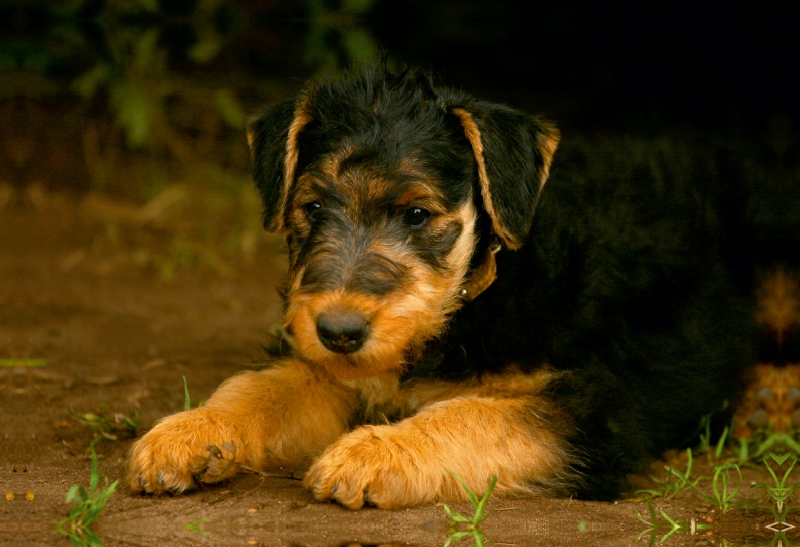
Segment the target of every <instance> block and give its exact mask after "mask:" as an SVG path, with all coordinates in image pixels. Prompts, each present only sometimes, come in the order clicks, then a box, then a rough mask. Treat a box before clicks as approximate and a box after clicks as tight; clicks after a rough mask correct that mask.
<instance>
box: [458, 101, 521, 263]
mask: <svg viewBox="0 0 800 547" xmlns="http://www.w3.org/2000/svg"><path fill="white" fill-rule="evenodd" d="M453 114H455V115H456V116H458V118H459V119H460V120H461V125H462V126H463V127H464V134H465V135H466V136H467V140H468V141H469V143H470V144H471V145H472V153H473V154H474V155H475V162H476V163H477V165H478V183H479V184H480V187H481V198H482V199H483V207H484V209H486V213H487V214H488V215H489V218H491V219H492V228H493V229H494V232H495V233H496V234H497V235H498V237H500V238H501V239H502V240H503V243H505V244H506V247H508V248H509V249H518V248H519V247H521V246H522V243H523V242H522V241H519V240H518V239H517V238H516V237H514V236H513V235H512V234H511V233H510V232H509V231H508V230H506V227H505V226H503V224H502V223H501V222H500V217H499V215H498V214H497V211H496V210H495V208H494V204H493V203H492V192H491V181H490V180H489V175H488V174H487V173H486V160H485V159H484V157H483V141H481V132H480V130H479V129H478V126H477V125H476V124H475V120H473V119H472V114H470V113H469V112H467V111H466V110H464V109H463V108H454V109H453Z"/></svg>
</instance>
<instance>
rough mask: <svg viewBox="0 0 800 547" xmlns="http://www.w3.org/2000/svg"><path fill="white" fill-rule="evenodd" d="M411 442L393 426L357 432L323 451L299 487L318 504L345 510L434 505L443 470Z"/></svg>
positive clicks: (431, 456) (418, 444) (422, 447)
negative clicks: (336, 505)
mask: <svg viewBox="0 0 800 547" xmlns="http://www.w3.org/2000/svg"><path fill="white" fill-rule="evenodd" d="M416 440H417V441H418V440H419V439H416ZM413 441H414V439H411V438H409V437H407V435H405V434H404V433H403V432H401V431H399V430H397V428H396V427H394V426H365V427H362V428H359V429H357V430H355V431H353V432H351V433H348V434H347V435H345V436H344V437H342V438H340V439H339V440H338V441H337V442H336V443H334V444H333V445H331V446H330V447H328V449H327V450H326V451H325V452H324V453H323V454H322V456H320V458H319V459H318V460H317V461H316V462H315V463H314V465H312V467H311V469H310V470H309V471H308V474H307V475H306V478H305V480H304V484H305V486H306V488H308V489H310V490H311V491H312V492H313V493H314V497H316V498H317V499H318V500H329V499H332V500H335V501H337V502H339V503H341V504H342V505H344V506H345V507H349V508H350V509H360V508H361V507H363V506H364V504H365V503H368V504H370V505H376V506H378V507H381V508H384V509H396V508H399V507H408V506H412V505H418V504H421V503H427V502H430V501H433V500H434V499H435V498H436V497H437V494H438V493H439V490H440V488H441V482H442V479H443V474H444V469H439V466H438V465H437V464H436V462H435V460H434V457H433V456H434V454H432V453H427V454H426V452H430V451H426V450H425V449H424V445H420V443H416V445H415V444H414V443H413Z"/></svg>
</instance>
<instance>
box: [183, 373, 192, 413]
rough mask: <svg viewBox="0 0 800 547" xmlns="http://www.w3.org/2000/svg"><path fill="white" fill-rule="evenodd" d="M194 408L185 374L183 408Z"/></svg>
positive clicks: (186, 409) (187, 409)
mask: <svg viewBox="0 0 800 547" xmlns="http://www.w3.org/2000/svg"><path fill="white" fill-rule="evenodd" d="M191 409H192V399H191V398H190V397H189V386H188V385H187V384H186V376H183V410H185V411H187V412H188V411H189V410H191Z"/></svg>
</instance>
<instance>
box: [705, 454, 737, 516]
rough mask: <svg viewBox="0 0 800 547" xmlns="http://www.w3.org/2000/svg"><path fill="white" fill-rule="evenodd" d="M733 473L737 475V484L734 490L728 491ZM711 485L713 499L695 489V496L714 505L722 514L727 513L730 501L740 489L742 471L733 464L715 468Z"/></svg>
mask: <svg viewBox="0 0 800 547" xmlns="http://www.w3.org/2000/svg"><path fill="white" fill-rule="evenodd" d="M733 472H735V473H737V474H738V475H739V483H738V484H737V485H736V487H735V488H733V489H732V490H729V486H730V485H732V484H733V481H732V480H731V479H732V473H733ZM711 485H712V490H713V492H714V496H713V497H711V496H708V495H706V494H703V493H702V492H700V491H699V490H697V489H696V488H695V490H696V492H697V495H698V496H699V497H700V498H701V499H703V500H705V501H707V502H709V503H711V504H713V505H716V506H717V507H718V508H719V509H720V510H721V511H722V512H723V513H727V512H728V510H729V509H730V508H731V505H730V504H731V501H733V498H735V497H736V495H737V494H738V493H739V490H741V489H742V470H741V469H740V468H739V466H738V465H737V464H735V463H729V464H726V465H720V466H717V467H715V468H714V477H713V479H712V480H711Z"/></svg>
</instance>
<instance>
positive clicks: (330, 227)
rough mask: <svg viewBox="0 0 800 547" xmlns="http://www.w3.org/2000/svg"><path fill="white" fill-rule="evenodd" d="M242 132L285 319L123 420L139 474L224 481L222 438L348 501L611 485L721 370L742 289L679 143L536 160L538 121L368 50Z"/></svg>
mask: <svg viewBox="0 0 800 547" xmlns="http://www.w3.org/2000/svg"><path fill="white" fill-rule="evenodd" d="M248 137H249V142H250V146H251V149H252V155H253V164H254V177H255V180H256V183H257V186H258V189H259V190H260V192H261V195H262V197H263V200H264V211H265V213H264V215H265V226H267V227H268V228H269V229H270V230H275V231H280V232H284V233H285V234H286V240H287V243H288V252H289V273H288V283H287V286H286V288H285V320H284V324H283V331H282V340H281V343H280V344H279V347H278V349H277V350H276V353H277V355H276V356H275V358H274V359H273V360H272V362H271V363H270V364H269V366H268V367H267V368H266V369H264V370H260V371H253V372H244V373H242V374H239V375H237V376H234V377H233V378H231V379H229V380H228V381H226V382H225V383H224V384H222V386H220V388H219V389H218V390H217V391H216V393H214V395H213V396H212V397H211V398H210V399H209V400H208V401H207V402H206V403H205V404H204V405H203V406H202V407H200V408H196V409H192V410H190V411H188V412H181V413H178V414H175V415H173V416H169V417H167V418H164V419H163V420H161V421H160V422H159V423H158V424H156V426H155V427H154V428H153V429H152V430H151V431H150V432H148V433H147V434H146V435H145V436H144V437H143V438H142V439H141V440H139V441H137V442H136V443H135V445H134V446H133V448H132V450H131V455H130V462H129V467H128V484H129V485H130V487H131V488H132V489H133V490H135V491H145V492H154V493H159V492H164V491H168V492H173V493H178V492H183V491H186V490H189V489H191V488H192V487H193V486H195V485H196V484H197V481H210V480H216V479H221V478H227V477H229V476H231V475H232V474H234V473H235V469H234V468H231V469H230V470H228V471H227V472H225V473H222V474H218V475H216V476H213V477H212V476H210V475H203V474H199V475H196V474H195V472H193V469H192V462H193V460H194V459H195V457H196V456H197V455H202V454H205V447H206V445H211V444H216V445H218V446H221V445H222V444H223V443H231V442H232V443H234V444H235V446H236V447H237V450H236V453H235V458H236V461H238V462H241V463H242V464H245V465H247V466H250V467H253V468H258V469H265V470H266V469H269V468H271V467H274V466H278V465H281V466H286V465H291V466H295V467H298V468H303V469H307V472H306V474H305V479H304V484H305V486H306V487H307V488H309V489H310V490H311V491H312V492H313V495H314V497H315V498H317V499H319V500H335V501H336V502H338V503H341V504H342V505H345V506H347V507H350V508H354V509H357V508H360V507H362V506H364V505H365V504H371V505H376V506H378V507H385V508H397V507H405V506H412V505H416V504H423V503H429V502H434V501H437V500H454V499H464V493H463V489H462V487H461V485H460V484H459V483H458V482H457V481H456V480H455V479H454V478H453V477H452V475H450V474H449V473H448V470H451V471H452V472H454V473H457V474H458V475H460V476H461V477H463V478H464V480H465V481H466V483H467V485H468V486H469V487H470V488H471V489H473V490H475V491H483V490H484V489H485V488H486V487H487V485H488V484H489V482H490V481H491V479H492V477H493V476H496V477H497V486H496V491H497V492H500V493H503V494H506V495H515V496H516V495H530V494H544V495H548V496H552V495H557V496H567V495H569V496H572V495H575V496H579V497H583V498H587V499H612V498H614V497H616V496H619V495H620V494H621V493H623V492H624V491H625V489H626V488H627V482H626V481H627V476H628V475H629V474H631V473H635V472H637V471H639V470H641V469H642V464H643V462H647V460H648V458H649V457H652V456H656V455H658V454H659V453H660V452H661V451H663V450H665V449H666V448H669V447H679V446H681V444H682V443H683V444H686V443H689V442H691V441H692V440H693V436H694V435H696V433H697V428H698V424H699V422H700V419H701V417H702V416H703V415H705V414H708V413H710V412H712V411H714V410H715V409H717V408H719V407H720V406H721V404H722V402H723V400H724V399H726V398H729V397H731V396H732V395H733V394H734V393H735V392H736V389H737V387H738V384H739V378H740V376H741V371H742V369H743V367H744V366H745V365H746V364H747V362H748V360H749V357H750V353H749V349H748V348H749V345H748V344H749V340H750V335H749V327H748V325H749V320H750V317H749V316H748V313H749V312H748V311H747V310H746V309H744V308H743V307H742V306H741V304H740V300H739V299H738V298H737V297H736V293H735V290H734V289H733V288H732V284H731V283H730V282H729V281H728V280H727V274H726V269H725V268H724V264H723V260H722V259H721V258H720V253H718V251H717V244H718V239H719V234H718V231H719V229H718V228H719V227H718V222H717V220H716V218H717V217H716V216H715V212H714V211H715V209H714V207H715V203H714V196H713V195H712V194H713V192H711V191H710V190H708V189H707V188H710V187H711V186H713V185H707V184H706V182H707V179H708V180H710V179H709V177H713V176H714V173H713V172H711V171H712V169H710V168H709V167H708V166H707V165H706V164H705V163H704V161H703V160H702V158H698V157H694V156H693V155H692V153H691V151H689V150H687V149H685V148H683V147H681V146H680V144H679V143H673V144H669V143H667V144H665V145H663V146H661V147H660V148H659V146H656V145H650V144H647V143H641V142H637V141H619V142H609V141H607V140H598V141H597V142H596V143H594V144H591V145H587V144H586V143H585V142H574V143H565V144H562V147H561V150H560V151H559V154H558V161H556V162H555V163H554V157H556V149H557V148H558V147H559V143H560V140H561V135H560V133H559V130H558V129H556V127H555V126H554V125H553V124H552V123H550V122H547V121H545V120H544V119H541V118H538V117H534V116H529V115H526V114H523V113H521V112H519V111H517V110H514V109H512V108H509V107H506V106H503V105H499V104H493V103H490V102H484V101H481V100H478V99H475V98H473V97H472V96H470V95H467V94H465V93H463V92H460V91H456V90H453V89H450V88H444V87H439V86H437V85H435V84H434V83H433V81H432V79H431V77H429V76H428V75H426V74H424V73H422V72H420V71H416V70H407V71H405V72H403V73H402V74H400V75H392V74H390V73H389V72H388V71H387V70H385V69H381V68H365V69H361V70H357V71H354V72H352V73H350V74H349V75H346V76H344V77H342V78H340V79H329V80H326V81H323V82H319V83H310V84H309V85H308V86H307V87H306V88H305V90H304V91H303V92H302V93H301V94H300V96H299V97H297V98H296V99H292V100H288V101H285V102H282V103H279V104H277V105H275V106H273V107H272V108H270V109H268V110H266V111H265V112H263V113H262V114H261V115H259V116H257V117H256V118H254V119H253V120H252V122H251V123H250V125H249V130H248ZM548 178H550V179H552V180H549V181H548ZM223 452H225V451H223ZM226 453H227V452H226ZM229 455H230V454H229Z"/></svg>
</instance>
